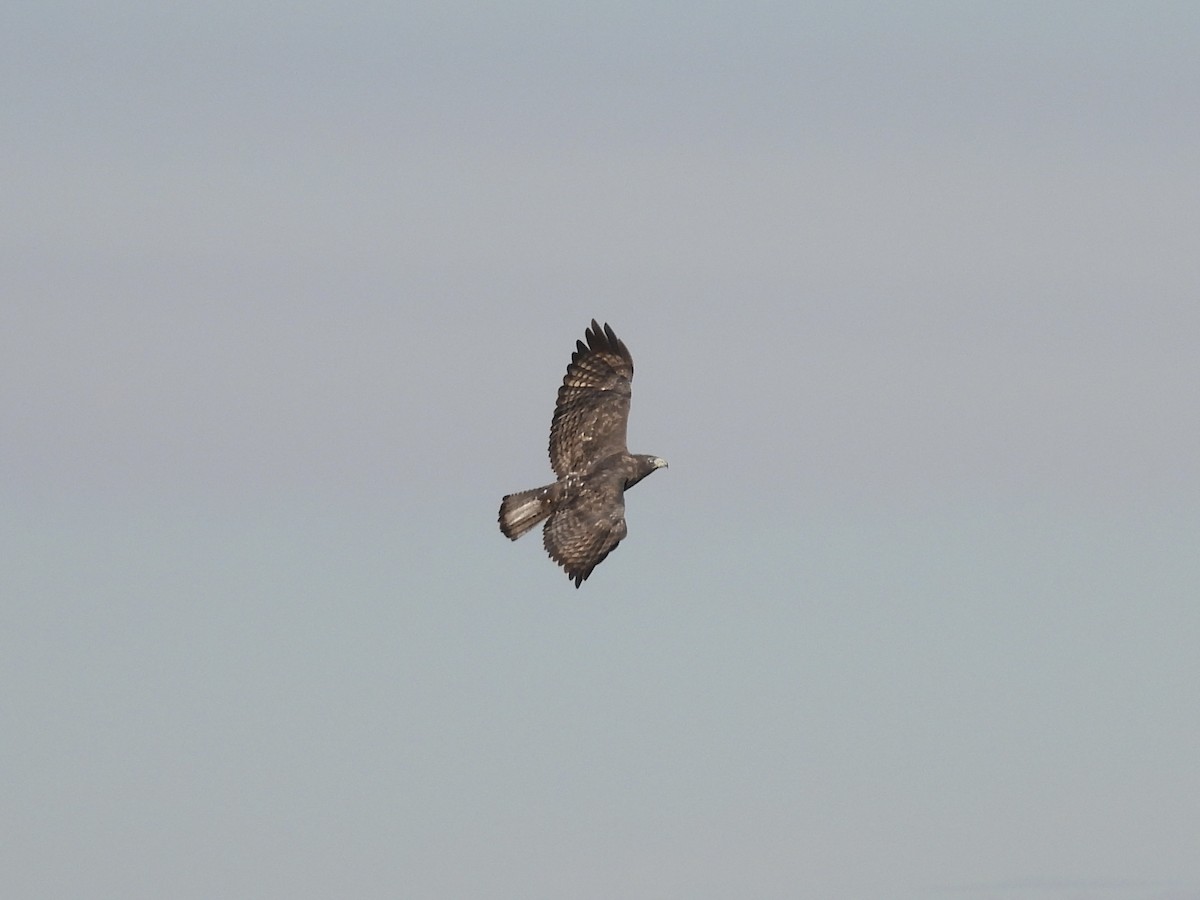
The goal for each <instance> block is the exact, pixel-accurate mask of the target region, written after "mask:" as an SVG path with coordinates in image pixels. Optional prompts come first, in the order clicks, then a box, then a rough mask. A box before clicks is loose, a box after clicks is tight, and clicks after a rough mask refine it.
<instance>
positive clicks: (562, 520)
mask: <svg viewBox="0 0 1200 900" xmlns="http://www.w3.org/2000/svg"><path fill="white" fill-rule="evenodd" d="M584 337H585V338H586V339H587V343H586V344H585V343H584V342H583V341H576V342H575V346H576V350H575V352H574V353H573V354H571V364H570V365H569V366H567V374H566V376H565V377H564V378H563V383H562V387H560V388H559V389H558V402H557V403H556V405H555V407H554V419H553V421H552V422H551V423H550V465H551V467H552V468H553V469H554V474H555V475H556V476H558V480H557V481H556V482H554V483H553V484H548V485H546V486H545V487H540V488H534V489H533V490H529V491H522V492H521V493H518V494H509V495H508V496H507V497H505V498H504V499H503V500H502V501H501V503H500V530H501V531H502V532H504V534H505V536H506V537H508V538H511V539H512V540H514V541H515V540H516V539H517V538H519V537H520V536H521V535H523V534H525V532H527V531H529V530H530V529H531V528H533V527H534V526H535V525H537V524H538V523H539V522H541V521H542V520H545V522H546V525H545V527H544V528H543V530H542V542H543V544H544V545H545V547H546V552H547V553H549V554H550V557H551V558H552V559H553V560H554V561H555V562H556V563H558V564H559V565H560V566H562V567H563V569H564V570H565V571H566V573H567V577H568V578H570V579H571V580H572V581H574V582H575V587H579V586H580V585H581V584H582V583H583V582H584V580H585V579H586V578H587V577H588V576H589V575H591V574H592V570H593V569H595V568H596V566H598V565H599V564H600V563H601V562H602V561H603V560H604V558H605V557H606V556H608V554H610V553H611V552H612V551H613V549H614V548H615V547H616V546H617V544H619V543H620V542H621V540H622V539H623V538H624V537H625V535H626V528H625V491H627V490H628V489H629V488H631V487H633V486H634V485H635V484H637V483H638V482H639V481H641V480H642V479H643V478H645V477H646V476H647V475H649V474H650V473H651V472H653V471H654V470H655V469H661V468H663V467H665V466H666V464H667V463H666V461H665V460H663V459H660V458H659V457H657V456H648V455H645V454H632V453H630V452H629V449H628V448H627V447H626V446H625V426H626V423H627V422H628V420H629V397H630V393H631V391H630V383H631V382H632V381H633V357H631V356H630V355H629V349H628V348H627V347H626V346H625V344H624V342H623V341H621V340H620V339H619V338H618V337H617V336H616V334H614V333H613V330H612V328H610V327H609V326H608V325H607V324H606V325H605V326H604V327H603V328H601V327H600V326H599V325H598V324H597V323H596V320H595V319H592V327H591V328H589V329H587V331H586V332H585V333H584Z"/></svg>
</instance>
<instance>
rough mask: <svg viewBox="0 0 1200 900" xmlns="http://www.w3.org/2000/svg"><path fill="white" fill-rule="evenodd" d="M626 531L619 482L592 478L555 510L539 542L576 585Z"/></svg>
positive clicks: (590, 572)
mask: <svg viewBox="0 0 1200 900" xmlns="http://www.w3.org/2000/svg"><path fill="white" fill-rule="evenodd" d="M626 533H627V531H626V527H625V494H624V490H623V485H622V484H621V482H620V480H619V479H616V478H593V479H589V480H588V481H587V482H586V483H585V484H584V485H583V486H582V489H581V490H580V491H579V493H578V494H577V495H576V496H575V497H574V498H573V499H572V500H571V502H570V503H568V504H566V505H564V506H560V507H559V508H558V509H557V510H555V512H554V515H552V516H551V517H550V518H549V520H548V521H547V522H546V527H545V529H544V530H543V533H542V543H543V545H544V546H545V548H546V552H547V553H549V554H550V557H551V558H552V559H553V560H554V561H555V562H556V563H558V564H559V565H560V566H562V567H563V569H564V570H565V571H566V573H567V577H569V578H571V579H572V580H573V581H574V582H575V587H579V585H580V584H582V583H583V581H584V579H586V578H587V577H588V576H589V575H591V574H592V570H593V569H594V568H596V566H598V565H600V563H601V562H603V561H604V558H605V557H606V556H608V554H609V553H611V552H612V551H613V548H615V547H616V546H617V544H619V543H621V541H622V539H623V538H624V537H625V535H626Z"/></svg>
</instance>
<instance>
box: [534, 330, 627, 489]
mask: <svg viewBox="0 0 1200 900" xmlns="http://www.w3.org/2000/svg"><path fill="white" fill-rule="evenodd" d="M584 336H585V337H586V338H587V343H586V344H585V343H584V342H583V341H576V342H575V347H576V349H575V352H574V353H573V354H571V363H570V365H568V366H567V374H566V375H565V376H564V377H563V383H562V386H561V387H560V388H559V389H558V401H557V403H556V404H555V406H554V419H553V421H552V422H551V423H550V465H551V466H552V467H553V468H554V474H555V475H557V476H558V477H559V478H565V477H566V476H567V475H568V474H571V473H581V472H586V471H588V470H589V469H591V467H592V466H593V465H595V463H597V462H598V461H600V460H602V459H604V458H605V457H606V456H610V455H611V454H613V453H620V452H628V448H627V447H626V445H625V434H626V426H627V424H628V421H629V398H630V396H631V394H632V389H631V383H632V381H633V357H632V356H630V355H629V349H628V348H627V347H626V346H625V343H624V342H623V341H622V340H621V339H620V338H618V337H617V336H616V334H615V333H614V332H613V330H612V328H611V327H610V326H609V325H608V324H605V325H604V327H603V328H601V327H600V325H599V324H597V322H596V320H595V319H592V325H591V327H590V328H588V329H587V331H586V332H585V333H584Z"/></svg>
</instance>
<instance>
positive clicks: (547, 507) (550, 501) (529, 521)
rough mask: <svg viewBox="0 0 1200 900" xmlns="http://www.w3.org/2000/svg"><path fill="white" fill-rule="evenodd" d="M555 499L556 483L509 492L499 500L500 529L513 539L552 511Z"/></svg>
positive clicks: (556, 493)
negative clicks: (516, 492)
mask: <svg viewBox="0 0 1200 900" xmlns="http://www.w3.org/2000/svg"><path fill="white" fill-rule="evenodd" d="M557 500H558V485H557V484H548V485H546V486H545V487H540V488H534V489H533V490H531V491H521V492H520V493H519V494H509V495H508V496H507V497H505V498H504V499H503V500H502V501H500V530H501V531H502V532H504V536H505V537H506V538H509V539H510V540H514V541H515V540H516V539H517V538H519V537H520V536H521V535H523V534H524V533H525V532H527V531H529V530H530V529H531V528H533V527H534V526H535V525H537V524H538V523H539V522H541V521H542V520H543V519H545V518H546V517H547V516H548V515H550V513H552V512H554V504H555V501H557Z"/></svg>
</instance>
